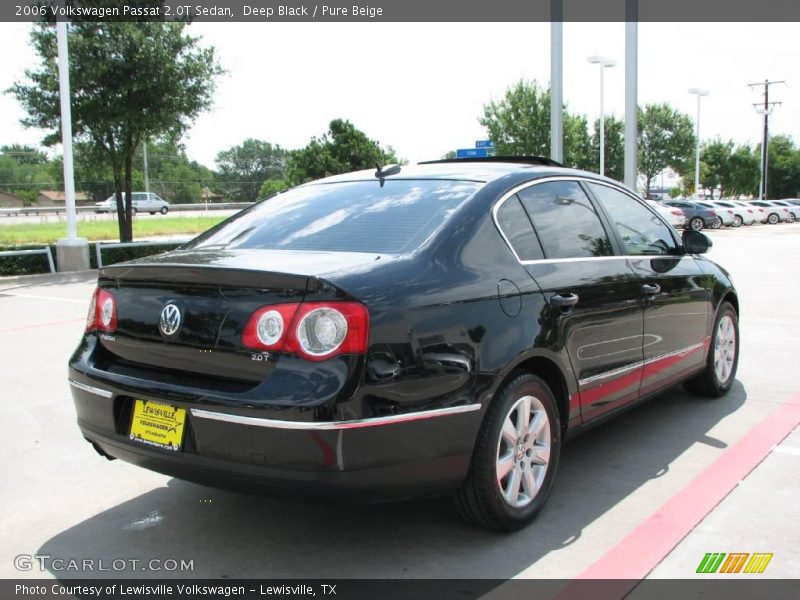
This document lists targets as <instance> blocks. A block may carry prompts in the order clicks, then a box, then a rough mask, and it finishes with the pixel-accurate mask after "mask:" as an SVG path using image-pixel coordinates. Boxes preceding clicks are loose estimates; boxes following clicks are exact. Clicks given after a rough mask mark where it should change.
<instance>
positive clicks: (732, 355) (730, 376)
mask: <svg viewBox="0 0 800 600" xmlns="http://www.w3.org/2000/svg"><path fill="white" fill-rule="evenodd" d="M738 366H739V320H738V318H737V316H736V311H735V310H734V308H733V306H732V305H731V304H730V303H729V302H723V303H722V304H721V305H720V307H719V310H717V317H716V319H714V329H713V332H712V334H711V347H710V348H709V350H708V358H707V359H706V366H705V368H704V369H703V371H702V372H701V373H700V374H698V375H697V376H695V377H693V378H692V379H689V380H688V381H686V382H685V383H684V384H683V385H684V387H685V388H686V390H687V391H688V392H690V393H692V394H695V395H697V396H705V397H708V398H718V397H720V396H722V395H724V394H725V393H727V391H728V390H729V389H731V386H732V385H733V382H734V380H735V379H736V369H737V367H738Z"/></svg>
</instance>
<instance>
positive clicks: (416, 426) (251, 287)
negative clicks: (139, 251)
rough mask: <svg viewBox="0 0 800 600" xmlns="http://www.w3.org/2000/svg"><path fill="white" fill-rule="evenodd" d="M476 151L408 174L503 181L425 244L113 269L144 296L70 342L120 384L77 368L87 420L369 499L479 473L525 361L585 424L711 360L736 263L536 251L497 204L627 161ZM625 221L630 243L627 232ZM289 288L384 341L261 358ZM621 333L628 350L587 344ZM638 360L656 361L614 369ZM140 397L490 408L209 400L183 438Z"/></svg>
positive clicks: (281, 486)
mask: <svg viewBox="0 0 800 600" xmlns="http://www.w3.org/2000/svg"><path fill="white" fill-rule="evenodd" d="M470 168H471V170H469V171H467V170H466V168H465V167H462V166H454V165H439V166H431V167H427V168H423V169H422V172H423V175H406V174H405V173H402V172H401V173H400V175H399V177H404V176H409V177H413V176H425V177H436V178H442V179H447V178H456V179H466V178H469V179H472V180H486V181H487V183H486V184H485V185H484V186H483V187H482V188H481V189H480V190H479V191H478V192H477V193H476V194H475V196H474V197H473V198H472V199H471V200H470V201H469V202H467V203H466V204H465V205H464V206H462V207H461V208H459V209H458V211H457V213H456V214H455V215H454V216H453V217H452V218H451V219H450V220H449V221H448V222H447V223H446V224H445V226H444V227H443V228H442V229H441V230H440V231H439V232H438V233H437V234H436V235H435V236H434V237H433V238H432V239H430V240H429V242H428V243H427V244H425V245H424V246H423V247H421V248H420V249H419V250H418V251H417V252H415V253H413V254H410V255H405V256H380V255H374V256H373V255H368V256H360V255H358V256H338V257H336V256H334V257H330V256H328V257H320V256H310V254H309V253H287V252H270V251H263V252H259V251H248V252H231V251H225V250H191V249H186V250H178V251H175V252H172V253H167V254H165V255H161V256H159V257H155V258H149V259H141V260H139V261H133V262H132V263H125V264H122V265H115V266H112V267H107V268H105V269H103V270H102V271H101V273H100V278H99V285H100V286H101V287H104V288H107V289H110V290H112V291H116V292H117V293H118V294H119V295H120V297H121V298H124V297H127V298H128V300H127V301H126V300H120V328H119V330H118V331H117V332H115V333H114V334H111V335H105V334H94V333H93V334H87V335H86V336H84V338H83V339H82V341H81V343H80V345H79V347H78V349H77V350H76V352H75V354H74V355H73V357H72V359H71V360H70V367H69V376H70V378H71V379H72V380H74V381H76V382H77V383H79V384H83V385H88V386H96V387H99V388H101V389H103V390H108V391H109V392H110V393H111V394H113V397H112V398H111V399H107V398H102V397H98V396H96V395H94V394H92V393H90V392H87V391H86V390H84V389H79V388H76V387H73V390H72V392H73V397H74V399H75V403H76V407H77V413H78V421H79V425H80V428H81V430H82V432H83V434H84V436H85V437H86V438H87V439H88V440H89V441H91V442H92V443H93V444H94V445H95V447H96V448H98V449H99V450H100V451H101V452H102V453H104V454H106V455H108V456H111V457H120V458H123V459H125V460H128V461H130V462H134V463H137V464H140V465H142V466H145V467H147V468H150V469H153V470H156V471H160V472H164V473H167V474H170V475H175V476H178V477H182V478H186V479H191V480H195V481H200V482H203V483H213V484H221V485H237V484H241V483H245V485H246V486H247V487H252V486H255V485H258V486H261V487H264V488H266V489H268V490H270V491H271V492H275V493H280V492H282V491H284V492H287V493H293V492H295V493H296V492H301V493H305V494H309V495H313V494H325V495H328V494H339V495H343V496H346V497H357V498H367V499H387V498H398V497H407V496H416V495H428V494H440V493H446V492H448V491H452V490H453V489H455V488H456V487H457V486H458V485H459V484H460V482H461V481H462V480H463V478H464V475H465V473H466V471H467V469H468V467H469V462H470V457H471V453H472V449H473V444H474V441H475V438H476V436H477V433H478V429H479V428H480V425H481V421H482V417H483V414H484V413H485V411H486V409H487V407H488V405H489V403H490V402H491V401H492V397H493V395H494V394H495V393H496V392H497V391H498V389H499V388H500V387H501V385H502V383H503V381H504V380H505V378H507V377H508V376H509V375H510V374H511V373H512V372H514V371H515V370H516V369H518V368H536V369H537V371H538V372H540V373H541V376H542V377H543V378H544V379H545V380H546V381H547V382H548V384H549V385H550V387H551V388H552V389H553V391H554V392H555V393H556V395H557V397H558V400H559V411H560V414H561V419H562V426H563V427H564V429H565V430H566V433H567V434H570V435H572V434H574V433H576V432H578V431H580V430H581V429H582V428H583V427H585V426H588V425H590V424H592V419H595V418H599V417H603V418H605V417H607V416H608V415H609V414H611V413H613V412H615V411H616V410H620V409H624V408H627V407H628V406H630V405H631V404H632V403H633V402H634V401H636V400H640V399H643V398H645V397H647V396H650V395H652V394H654V393H656V392H658V391H659V390H661V389H663V388H664V387H666V386H669V385H672V384H673V383H675V382H677V381H679V380H681V379H683V378H685V377H687V376H688V375H690V374H691V373H693V372H695V371H697V370H699V369H700V368H702V365H703V364H704V362H705V356H706V353H707V351H708V340H709V338H710V335H711V327H712V325H713V316H714V313H715V311H716V308H717V307H718V306H719V304H720V302H722V300H723V299H724V298H732V300H733V302H734V304H735V305H736V300H735V292H734V290H733V286H732V284H731V282H730V279H729V277H728V276H727V273H725V272H724V270H723V269H721V268H720V267H718V266H717V265H715V264H714V263H713V262H711V261H709V260H707V259H705V258H703V257H698V256H691V255H682V256H674V257H665V256H660V257H646V256H639V257H635V258H626V257H622V256H618V257H616V258H613V259H609V260H597V261H591V260H587V261H574V262H563V263H559V262H555V263H554V262H552V261H541V262H537V263H532V264H529V265H523V264H521V263H520V262H519V261H518V260H517V259H516V257H515V256H514V254H513V252H512V251H511V250H510V248H509V247H508V246H507V245H506V243H505V241H504V239H503V236H502V235H501V233H500V232H499V230H498V228H497V226H496V224H495V222H494V220H493V218H492V208H493V207H494V205H495V203H496V202H498V200H499V199H500V198H501V197H502V196H503V195H504V194H506V193H508V192H510V191H511V190H514V189H515V188H517V187H518V186H520V185H521V184H525V183H527V182H530V181H533V180H537V181H540V180H543V179H546V178H548V177H559V178H563V177H568V178H576V179H586V180H589V179H591V180H595V181H600V182H606V183H609V184H610V182H609V180H605V179H603V178H599V177H592V176H591V175H589V174H587V173H583V172H579V171H571V170H568V169H561V168H553V167H521V166H519V165H488V164H487V165H480V164H472V165H470ZM404 170H405V169H404ZM408 170H410V169H408ZM408 170H406V171H408ZM467 172H469V174H470V176H469V177H467V176H466V173H467ZM366 176H367V175H359V174H356V175H346V176H339V177H336V178H330V179H329V180H323V182H322V183H318V184H317V185H335V182H336V181H346V180H350V179H348V178H353V177H366ZM375 185H379V183H378V182H377V181H376V182H375ZM612 185H613V184H612ZM604 219H607V217H604ZM609 234H611V232H610V231H609ZM611 235H612V245H613V246H614V250H615V251H616V252H617V253H619V252H620V248H621V242H620V241H619V240H618V239H616V238H615V236H614V235H613V234H611ZM312 254H313V253H312ZM265 265H269V267H267V270H266V271H265V270H264V269H265ZM376 282H379V284H378V285H376ZM648 282H658V284H659V285H660V286H661V292H660V293H659V294H657V295H655V296H654V297H650V296H647V295H646V294H644V293H643V292H642V289H641V286H642V285H643V284H645V283H648ZM134 290H135V294H134V293H132V294H130V295H129V296H126V295H125V294H126V293H127V292H128V291H134ZM555 293H577V294H578V295H579V297H580V301H579V303H578V304H577V305H576V306H575V307H574V309H572V310H568V311H565V310H564V309H561V308H557V307H555V306H553V305H552V304H551V303H550V302H549V299H550V297H551V296H552V295H554V294H555ZM175 298H178V301H179V302H182V303H183V306H184V308H185V310H186V311H187V313H188V314H192V315H194V317H193V318H194V323H193V324H188V325H187V333H186V337H185V338H184V337H181V339H180V343H176V342H173V341H170V340H165V339H163V338H161V337H159V336H158V333H157V332H156V328H155V321H156V319H157V314H158V312H159V311H160V307H161V306H163V304H164V303H165V302H167V301H170V300H174V299H175ZM278 299H280V301H292V300H298V301H299V300H300V299H305V300H306V301H311V300H314V301H317V300H335V299H354V300H357V301H359V302H361V303H363V304H364V305H366V306H367V308H368V310H369V316H370V338H369V347H368V351H367V353H366V355H365V356H337V357H335V358H332V359H330V360H327V361H324V362H315V363H309V362H307V361H304V360H302V359H301V358H299V357H296V356H292V355H282V356H266V357H264V358H265V359H264V360H255V358H254V357H255V355H257V354H258V353H255V352H253V351H250V350H247V349H245V348H243V347H241V344H240V343H238V337H239V336H240V335H241V328H242V327H243V325H244V319H246V316H247V315H249V314H250V313H252V311H253V310H254V309H255V308H257V307H258V306H261V305H263V304H268V303H270V302H274V301H278ZM737 310H738V305H737ZM626 319H627V322H626ZM637 332H638V333H637ZM665 333H669V334H670V335H669V336H666V335H662V334H665ZM620 334H622V335H620ZM636 335H644V336H645V338H646V336H648V335H652V336H654V337H653V338H652V339H656V338H661V340H659V342H658V343H654V344H652V346H651V347H650V348H649V350H648V349H647V348H644V349H642V348H641V347H639V348H638V349H637V348H636V347H633V348H629V349H628V350H626V349H625V348H624V347H614V346H615V344H617V346H618V345H619V343H618V342H616V341H615V339H616V338H626V337H632V336H636ZM610 336H613V337H610ZM148 337H149V338H150V343H147V340H148ZM667 338H668V339H667ZM665 340H666V341H665ZM698 344H699V345H700V349H699V351H695V352H693V353H691V354H689V355H687V356H686V357H682V356H680V354H678V357H679V358H680V360H677V361H675V363H674V364H668V365H666V366H665V367H664V368H661V369H658V370H656V369H651V368H648V367H649V364H648V358H650V359H652V358H654V357H656V356H660V355H665V354H669V353H671V352H675V351H680V350H681V349H685V348H688V347H691V346H696V345H698ZM604 345H605V346H606V347H607V348H610V349H611V350H612V352H599V353H595V354H594V355H591V354H590V355H585V356H584V355H581V351H582V349H585V348H587V347H594V348H597V347H602V346H604ZM620 350H622V352H619V351H620ZM603 354H608V355H610V356H606V357H603V356H602V355H603ZM631 361H633V362H641V365H640V366H639V367H638V368H636V369H635V370H628V371H625V372H623V373H615V370H617V369H618V368H619V367H624V366H625V365H626V364H630V363H631ZM165 363H169V367H168V368H164V366H163V365H164V364H165ZM650 364H652V363H650ZM609 390H611V391H609ZM135 398H143V399H153V400H162V401H167V402H170V403H173V404H175V405H177V406H181V407H184V408H187V409H201V410H216V411H219V412H223V413H226V414H231V415H240V416H246V417H254V418H259V419H275V420H280V421H296V422H303V423H326V422H332V421H333V422H340V421H344V422H346V421H353V420H359V419H372V418H378V417H383V416H388V415H404V414H410V413H419V412H424V411H429V410H435V409H441V408H447V407H456V406H468V405H477V404H480V406H481V408H480V410H476V411H473V412H468V413H463V414H458V415H453V416H449V417H447V418H434V419H426V420H419V421H412V422H401V423H395V424H391V425H386V426H378V427H365V428H359V429H352V430H351V429H347V430H283V429H271V428H261V427H249V426H242V425H239V424H233V423H226V422H219V421H212V420H206V419H201V418H194V417H192V416H190V417H188V425H187V430H188V431H187V434H186V440H185V446H184V449H183V451H182V452H179V453H170V452H169V451H165V450H160V449H153V448H147V447H142V446H140V445H136V444H135V443H133V442H131V441H129V440H128V439H127V428H128V426H129V422H130V415H131V410H132V403H133V399H135Z"/></svg>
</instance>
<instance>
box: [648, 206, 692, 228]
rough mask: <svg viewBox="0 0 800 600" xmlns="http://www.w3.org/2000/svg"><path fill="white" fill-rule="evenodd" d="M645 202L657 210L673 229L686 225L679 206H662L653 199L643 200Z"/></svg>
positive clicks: (684, 216)
mask: <svg viewBox="0 0 800 600" xmlns="http://www.w3.org/2000/svg"><path fill="white" fill-rule="evenodd" d="M645 202H647V204H649V205H650V206H652V207H653V208H654V209H655V210H656V211H657V212H658V214H660V215H661V216H662V217H664V218H665V219H666V220H667V222H668V223H669V224H670V225H672V226H673V227H674V228H675V229H678V228H679V227H685V226H686V215H684V214H683V211H682V210H680V209H679V208H674V207H672V206H664V205H663V204H661V203H660V202H657V201H655V200H645Z"/></svg>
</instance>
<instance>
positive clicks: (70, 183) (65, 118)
mask: <svg viewBox="0 0 800 600" xmlns="http://www.w3.org/2000/svg"><path fill="white" fill-rule="evenodd" d="M56 40H57V42H58V84H59V94H60V96H61V143H62V145H63V147H64V194H65V200H66V202H65V204H66V210H67V239H69V240H74V239H75V238H77V237H78V226H77V215H76V212H75V175H74V171H73V163H72V111H71V107H70V91H69V48H68V46H67V23H66V21H58V22H56Z"/></svg>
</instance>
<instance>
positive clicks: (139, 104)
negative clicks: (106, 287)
mask: <svg viewBox="0 0 800 600" xmlns="http://www.w3.org/2000/svg"><path fill="white" fill-rule="evenodd" d="M185 28H186V24H185V23H180V22H169V23H165V22H134V23H113V22H102V23H93V22H75V23H71V24H70V26H69V53H70V87H71V91H72V97H71V106H72V127H73V134H74V138H75V140H76V141H78V142H81V143H83V144H85V147H86V152H87V154H90V155H91V158H92V160H95V161H98V162H100V163H101V164H103V165H106V166H108V167H110V168H111V170H112V172H113V177H114V188H115V192H116V195H117V212H118V218H119V227H120V239H121V240H124V241H127V240H130V239H131V238H132V226H131V225H132V224H131V210H130V209H131V207H130V202H129V201H127V202H125V203H123V199H122V192H123V191H124V192H127V199H130V198H131V192H132V183H133V181H132V180H133V162H134V155H135V153H136V151H137V149H138V148H139V147H140V145H141V143H142V141H143V140H146V139H149V138H157V137H160V136H168V137H171V138H173V139H177V138H179V137H180V135H181V134H182V132H183V131H184V130H185V129H186V128H187V127H188V126H189V124H190V123H191V122H192V120H193V119H194V118H195V117H196V116H197V115H198V114H200V112H202V111H204V110H206V109H207V108H208V107H209V106H210V104H211V97H212V92H213V90H214V79H215V77H216V76H217V75H218V74H219V73H220V72H221V69H220V67H219V66H218V65H217V63H216V60H215V58H214V50H213V49H211V48H204V47H201V46H200V45H199V44H198V39H197V38H195V37H192V36H189V35H187V34H186V33H185ZM31 44H32V46H33V48H34V50H35V52H36V54H37V55H38V56H39V59H40V64H39V66H38V67H37V68H35V69H31V70H28V71H26V77H27V79H28V81H27V82H25V83H21V82H18V83H16V84H15V85H14V86H12V88H11V90H10V91H11V92H12V93H13V94H14V95H15V96H16V97H17V99H18V100H19V102H20V103H21V104H22V106H23V107H24V108H25V109H26V110H27V112H28V117H27V118H25V119H24V120H23V124H24V125H26V126H29V127H37V128H40V129H44V130H47V131H48V132H49V133H48V135H47V137H46V138H45V140H44V141H45V143H46V144H54V143H57V142H58V141H59V135H60V133H59V132H60V118H61V111H60V104H59V87H58V69H57V65H56V55H57V47H56V36H55V28H54V26H53V25H51V24H38V25H36V26H35V27H34V28H33V31H32V33H31Z"/></svg>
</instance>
